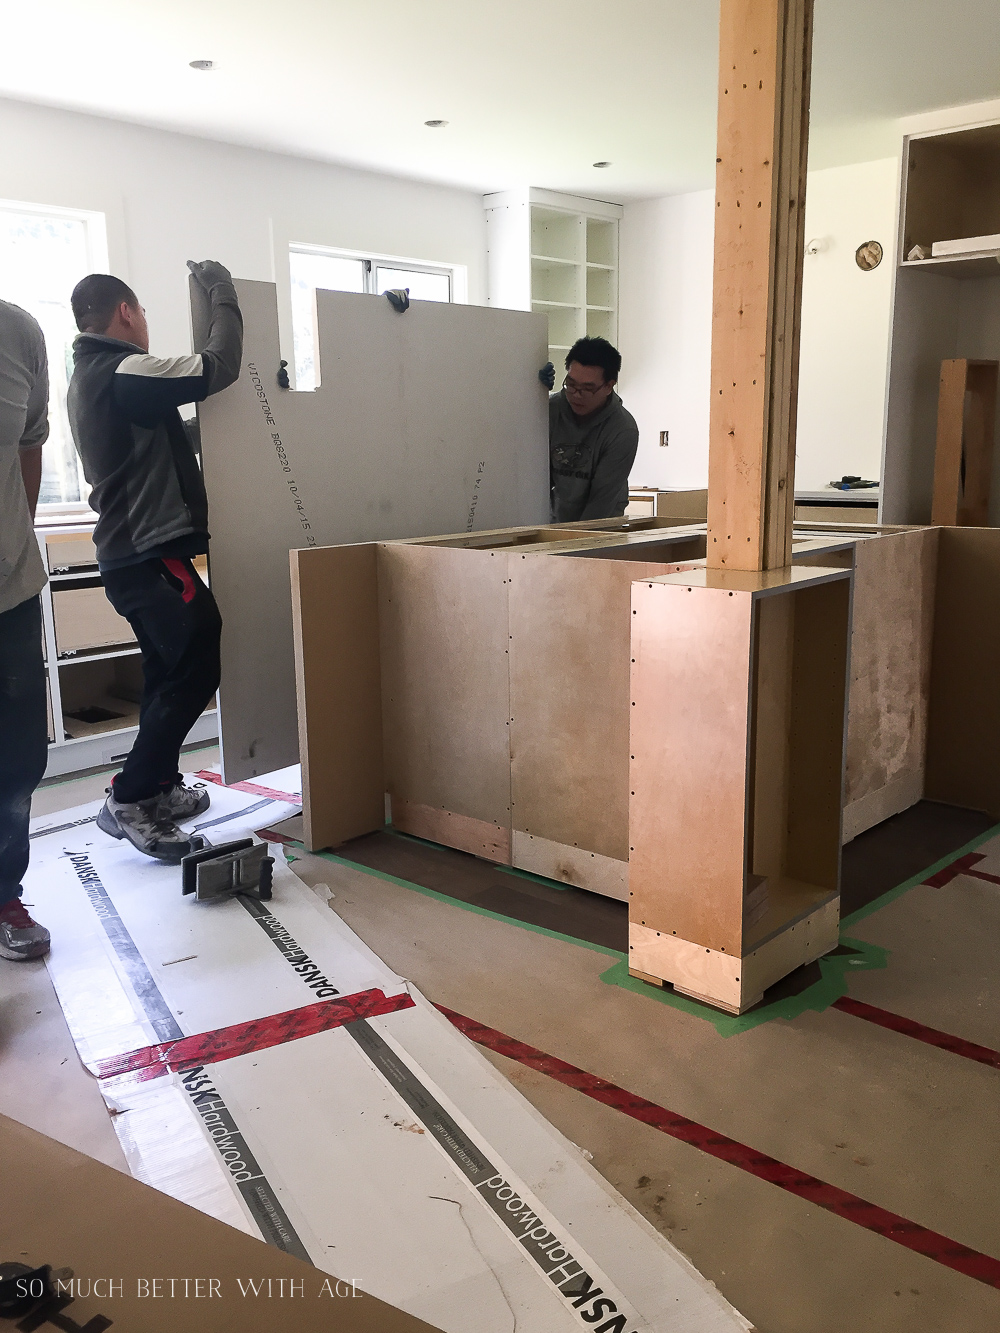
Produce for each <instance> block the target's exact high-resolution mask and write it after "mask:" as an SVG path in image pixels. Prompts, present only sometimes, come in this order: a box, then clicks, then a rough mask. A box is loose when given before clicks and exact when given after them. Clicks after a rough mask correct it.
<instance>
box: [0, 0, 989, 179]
mask: <svg viewBox="0 0 1000 1333" xmlns="http://www.w3.org/2000/svg"><path fill="white" fill-rule="evenodd" d="M717 25H718V7H717V5H716V4H715V3H699V0H694V2H693V3H692V0H622V3H619V4H617V5H613V4H609V3H607V0H604V2H603V3H596V2H595V0H576V2H575V3H573V4H570V3H567V2H566V0H501V3H493V4H484V3H470V0H464V3H458V0H422V3H419V4H415V3H413V0H406V2H404V0H368V3H367V4H366V5H361V4H357V3H347V0H283V3H282V4H280V5H275V4H273V3H267V4H265V3H264V2H263V0H208V2H207V3H206V0H160V3H154V4H150V3H146V4H143V3H136V0H87V3H86V4H81V3H80V0H32V3H31V4H24V3H22V4H19V5H16V6H15V5H14V4H8V5H7V6H5V13H4V44H3V46H4V49H3V54H2V55H0V94H6V95H8V96H10V97H15V98H22V99H27V100H30V101H35V102H42V103H47V104H50V105H55V106H61V107H68V108H72V109H75V110H82V111H91V112H96V113H98V114H101V115H107V116H113V117H116V118H118V119H122V120H130V121H136V122H139V123H142V124H146V125H155V126H159V127H162V128H165V129H171V130H180V131H185V132H187V133H191V134H197V135H201V136H204V137H208V138H213V139H221V140H224V141H227V142H232V143H237V144H244V145H248V146H252V147H258V148H269V149H275V150H278V151H281V152H287V153H294V154H298V155H301V156H304V157H311V158H317V159H320V160H323V161H329V162H341V163H347V164H351V165H355V166H359V167H367V168H370V169H374V170H377V171H383V172H390V173H392V174H395V175H403V176H410V177H415V178H419V179H426V180H432V181H437V182H443V183H447V184H451V185H456V186H461V187H465V188H472V189H475V190H481V191H490V190H500V189H507V188H510V187H513V186H517V185H528V184H531V185H537V186H542V187H544V188H548V189H555V190H566V191H570V192H573V193H578V194H585V195H591V196H597V197H600V198H606V199H614V200H625V199H630V198H642V197H650V196H655V195H662V194H672V193H676V192H679V191H684V190H691V189H699V188H705V187H708V186H710V185H711V184H712V181H713V172H714V159H715V151H714V148H715V142H714V141H715V95H716V73H717V70H716V65H717V40H718V32H717ZM998 51H1000V4H997V0H952V3H951V4H950V5H947V6H945V5H943V4H942V2H941V0H816V35H815V44H814V61H813V100H812V135H811V141H810V163H811V165H813V166H830V165H837V164H841V163H846V162H851V161H862V160H866V159H870V158H874V157H878V156H882V155H887V154H890V153H892V152H893V151H894V147H895V136H894V132H893V124H892V122H893V121H894V119H895V118H897V117H900V116H904V115H910V114H913V113H916V112H920V111H926V110H932V109H934V108H936V107H943V106H953V105H958V104H961V103H965V102H974V101H979V100H983V99H987V98H992V97H998V96H1000V57H998ZM196 59H210V60H213V61H215V62H216V68H215V69H214V70H212V71H211V72H209V73H198V72H195V71H194V70H192V69H190V68H189V66H188V62H189V61H191V60H196ZM434 118H437V119H443V120H447V121H448V122H449V123H448V125H447V126H446V127H445V128H443V129H427V128H425V126H424V124H423V122H424V121H425V120H429V119H434ZM601 160H607V161H610V162H611V163H612V165H611V166H610V167H609V168H607V169H605V170H599V169H595V168H594V166H593V165H592V164H593V163H594V162H595V161H601Z"/></svg>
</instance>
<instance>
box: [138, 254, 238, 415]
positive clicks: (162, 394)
mask: <svg viewBox="0 0 1000 1333" xmlns="http://www.w3.org/2000/svg"><path fill="white" fill-rule="evenodd" d="M188 266H189V268H190V269H191V272H192V275H193V277H194V278H195V280H196V282H197V286H198V292H199V295H200V297H201V299H202V301H203V302H204V320H203V323H202V327H203V332H202V334H201V336H200V337H199V338H198V341H199V342H200V343H201V344H202V346H201V347H199V349H198V351H196V352H195V353H194V355H193V356H183V357H155V356H151V355H150V354H149V353H148V352H136V353H134V354H133V355H132V356H127V357H125V359H124V360H123V361H122V362H121V364H120V365H119V366H118V369H117V371H116V373H115V377H114V387H115V399H116V401H117V403H118V406H119V407H120V408H121V409H122V411H123V412H125V414H126V415H127V416H128V417H129V419H130V420H131V421H135V422H138V423H139V424H140V425H151V424H152V423H153V422H154V421H155V420H156V418H157V417H158V416H159V415H160V414H161V413H162V412H164V411H165V410H167V409H168V408H173V407H181V406H183V405H184V404H185V403H200V402H202V401H203V400H204V399H206V398H208V397H209V396H210V395H211V394H213V393H219V392H220V391H221V390H222V389H226V388H228V387H229V385H230V384H233V383H235V382H236V380H238V379H239V375H240V365H241V363H242V360H243V316H242V315H241V313H240V307H239V302H238V300H237V298H236V288H235V287H234V286H233V282H232V278H231V277H230V276H229V270H228V269H227V268H225V267H224V266H223V265H222V264H218V263H216V262H215V261H214V260H211V259H209V260H205V261H203V262H202V263H200V264H196V263H194V262H192V261H189V263H188ZM195 322H196V325H197V324H198V323H199V320H198V319H196V321H195Z"/></svg>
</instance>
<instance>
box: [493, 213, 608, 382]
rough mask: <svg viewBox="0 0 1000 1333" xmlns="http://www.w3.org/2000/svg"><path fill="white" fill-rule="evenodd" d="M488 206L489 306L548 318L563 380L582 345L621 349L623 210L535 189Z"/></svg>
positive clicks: (551, 346)
mask: <svg viewBox="0 0 1000 1333" xmlns="http://www.w3.org/2000/svg"><path fill="white" fill-rule="evenodd" d="M483 203H484V207H485V209H486V241H487V261H488V284H489V304H490V305H496V306H504V307H506V308H508V309H512V310H535V311H537V312H539V313H541V314H544V315H546V316H547V318H548V321H549V359H550V360H551V361H552V362H553V363H554V365H555V366H556V369H557V378H559V375H558V372H559V371H560V370H561V368H562V366H563V363H564V361H565V359H566V353H567V352H568V351H569V349H570V348H571V347H572V345H573V344H574V343H575V342H576V340H577V338H582V337H584V336H589V337H598V336H599V337H602V338H607V339H608V341H609V342H616V341H617V338H618V223H619V221H620V219H621V215H622V209H621V205H619V204H606V203H602V202H601V201H599V200H596V199H580V198H577V197H576V196H573V195H564V194H555V193H553V192H551V191H549V190H535V189H530V190H512V191H507V192H505V193H503V194H489V195H486V197H485V199H484V200H483Z"/></svg>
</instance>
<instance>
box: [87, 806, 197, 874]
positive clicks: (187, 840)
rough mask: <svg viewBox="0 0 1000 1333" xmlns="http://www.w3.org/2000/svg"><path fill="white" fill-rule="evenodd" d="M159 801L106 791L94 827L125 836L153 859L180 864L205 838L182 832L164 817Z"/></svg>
mask: <svg viewBox="0 0 1000 1333" xmlns="http://www.w3.org/2000/svg"><path fill="white" fill-rule="evenodd" d="M161 800H162V797H160V796H150V797H148V798H147V799H146V800H145V801H131V802H126V801H116V800H115V798H114V795H113V794H112V793H111V792H109V793H108V799H107V800H106V801H105V802H104V805H103V807H102V808H101V813H100V814H99V815H98V816H97V827H98V828H99V829H103V830H104V832H105V833H110V835H111V836H112V838H127V839H128V840H129V842H130V843H131V844H132V846H133V847H135V848H136V849H137V850H138V851H140V852H144V853H145V855H146V856H151V857H153V859H154V860H155V861H169V862H170V864H171V865H180V863H181V860H182V858H183V857H185V856H187V855H188V854H189V853H190V852H197V851H200V850H201V849H202V848H203V847H204V845H205V839H204V838H202V837H200V836H199V835H198V834H197V833H195V834H190V835H189V834H187V833H182V832H181V830H180V829H179V828H178V827H177V825H176V824H175V823H173V822H172V820H170V819H165V818H164V817H163V811H162V809H161V805H160V802H161Z"/></svg>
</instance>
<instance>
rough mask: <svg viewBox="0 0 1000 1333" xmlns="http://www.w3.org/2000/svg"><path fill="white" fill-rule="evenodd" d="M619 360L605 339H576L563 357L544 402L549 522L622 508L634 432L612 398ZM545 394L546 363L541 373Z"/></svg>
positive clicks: (549, 375)
mask: <svg viewBox="0 0 1000 1333" xmlns="http://www.w3.org/2000/svg"><path fill="white" fill-rule="evenodd" d="M621 365H622V359H621V356H620V355H619V353H618V351H617V350H616V349H615V348H614V347H612V346H611V344H610V343H609V342H608V341H607V339H605V338H580V339H579V341H577V342H576V343H574V345H573V346H572V347H571V348H570V349H569V352H568V354H567V356H566V378H565V379H564V380H563V383H562V389H561V391H560V392H559V393H554V394H553V395H552V396H551V398H550V399H549V476H550V482H551V487H552V520H553V522H555V523H579V522H580V521H581V520H583V519H589V518H617V517H618V516H619V515H620V514H624V513H625V506H626V505H627V504H628V477H629V473H630V472H631V470H632V464H633V463H634V462H635V454H636V449H637V448H638V446H639V427H638V426H637V425H636V424H635V419H634V418H633V417H632V416H631V414H630V413H628V412H626V410H625V408H624V406H623V404H622V400H621V399H620V398H619V397H618V395H617V394H616V393H615V385H616V384H617V383H618V372H619V371H620V370H621ZM541 377H542V382H543V383H544V384H547V386H548V387H549V388H550V389H551V388H552V387H553V384H554V382H555V375H554V371H553V369H552V365H551V362H550V363H549V365H547V366H545V367H544V369H543V371H542V372H541Z"/></svg>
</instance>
